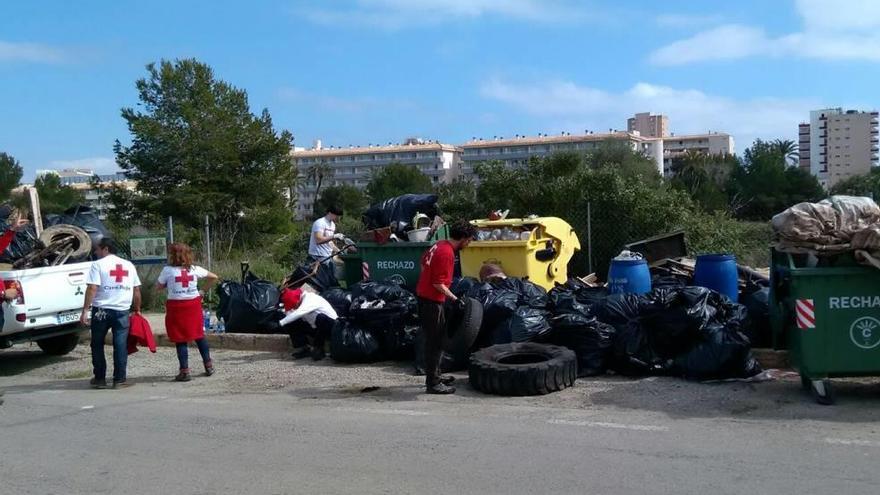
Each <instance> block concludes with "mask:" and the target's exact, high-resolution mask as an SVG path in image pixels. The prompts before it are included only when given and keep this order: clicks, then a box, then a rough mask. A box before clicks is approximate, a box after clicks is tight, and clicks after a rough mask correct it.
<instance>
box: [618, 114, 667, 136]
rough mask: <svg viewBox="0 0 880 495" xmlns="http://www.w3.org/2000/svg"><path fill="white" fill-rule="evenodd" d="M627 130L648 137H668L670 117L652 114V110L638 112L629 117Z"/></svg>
mask: <svg viewBox="0 0 880 495" xmlns="http://www.w3.org/2000/svg"><path fill="white" fill-rule="evenodd" d="M626 130H627V132H631V133H638V134H639V135H640V136H642V137H647V138H662V137H666V136H667V135H669V117H667V116H665V115H651V113H650V112H642V113H637V114H635V116H633V117H630V118H629V119H627V121H626Z"/></svg>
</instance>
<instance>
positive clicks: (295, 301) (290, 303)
mask: <svg viewBox="0 0 880 495" xmlns="http://www.w3.org/2000/svg"><path fill="white" fill-rule="evenodd" d="M302 295H303V291H302V289H293V290H290V289H284V290H283V291H281V304H283V305H284V311H290V310H291V309H293V308H296V307H297V306H299V302H300V301H302Z"/></svg>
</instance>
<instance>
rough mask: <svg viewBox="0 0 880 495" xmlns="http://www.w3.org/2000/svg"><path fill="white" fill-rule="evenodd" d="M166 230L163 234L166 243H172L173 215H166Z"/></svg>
mask: <svg viewBox="0 0 880 495" xmlns="http://www.w3.org/2000/svg"><path fill="white" fill-rule="evenodd" d="M167 229H168V232H167V233H166V234H165V237H166V238H167V239H168V244H174V217H172V216H171V215H169V216H168V227H167Z"/></svg>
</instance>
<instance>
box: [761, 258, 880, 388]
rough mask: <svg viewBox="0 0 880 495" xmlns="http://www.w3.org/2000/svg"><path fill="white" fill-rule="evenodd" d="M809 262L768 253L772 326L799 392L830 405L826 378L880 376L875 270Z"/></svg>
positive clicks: (878, 276)
mask: <svg viewBox="0 0 880 495" xmlns="http://www.w3.org/2000/svg"><path fill="white" fill-rule="evenodd" d="M812 260H813V262H812V263H811V262H810V257H809V256H808V255H805V254H789V253H781V252H778V251H775V250H774V251H773V252H772V262H771V272H770V281H771V287H770V312H771V322H772V324H773V330H774V342H775V346H776V347H777V348H787V349H788V350H789V356H790V358H791V361H792V364H793V365H794V367H795V368H796V369H797V370H798V371H799V372H800V374H801V381H802V384H803V386H804V388H805V389H809V390H810V391H811V392H812V394H813V396H814V397H815V398H816V400H817V401H818V402H819V403H821V404H831V403H833V402H834V393H833V389H832V388H831V382H830V381H829V378H834V377H853V376H878V375H880V270H877V269H876V268H869V267H865V266H861V265H858V264H857V263H856V262H855V259H854V258H853V257H852V256H851V255H841V256H838V257H836V258H834V259H829V258H823V259H822V260H821V261H819V262H818V263H816V258H812Z"/></svg>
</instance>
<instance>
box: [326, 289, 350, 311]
mask: <svg viewBox="0 0 880 495" xmlns="http://www.w3.org/2000/svg"><path fill="white" fill-rule="evenodd" d="M321 297H323V298H324V299H326V300H327V302H328V303H330V306H333V309H334V310H335V311H336V314H337V315H339V316H341V317H346V316H348V313H349V311H351V302H352V299H351V292H349V291H347V290H345V289H341V288H339V287H336V288H333V289H328V290H325V291H324V292H322V293H321Z"/></svg>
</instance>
